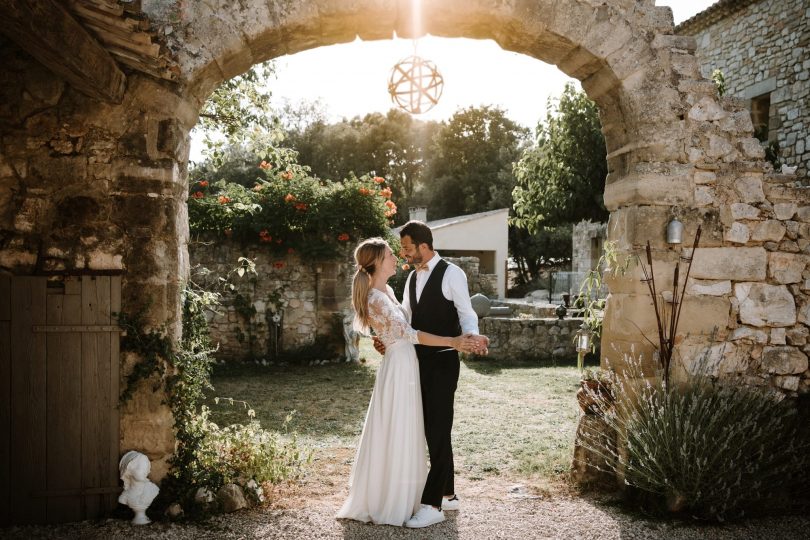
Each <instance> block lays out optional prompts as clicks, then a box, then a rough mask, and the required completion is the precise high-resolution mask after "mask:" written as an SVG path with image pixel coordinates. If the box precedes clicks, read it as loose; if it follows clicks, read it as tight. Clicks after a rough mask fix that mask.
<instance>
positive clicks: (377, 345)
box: [371, 336, 385, 355]
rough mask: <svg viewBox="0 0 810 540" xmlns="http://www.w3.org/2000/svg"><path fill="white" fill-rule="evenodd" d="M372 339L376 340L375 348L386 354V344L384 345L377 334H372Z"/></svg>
mask: <svg viewBox="0 0 810 540" xmlns="http://www.w3.org/2000/svg"><path fill="white" fill-rule="evenodd" d="M371 339H372V341H373V342H374V350H375V351H377V352H378V353H380V354H382V355H385V345H383V342H382V340H381V339H380V338H378V337H377V336H372V337H371Z"/></svg>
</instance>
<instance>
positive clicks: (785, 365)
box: [761, 346, 807, 375]
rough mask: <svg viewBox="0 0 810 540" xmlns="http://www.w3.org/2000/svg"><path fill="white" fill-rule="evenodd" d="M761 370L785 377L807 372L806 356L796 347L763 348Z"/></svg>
mask: <svg viewBox="0 0 810 540" xmlns="http://www.w3.org/2000/svg"><path fill="white" fill-rule="evenodd" d="M761 365H762V369H763V370H764V371H767V372H768V373H776V374H778V375H787V374H792V373H804V372H805V371H807V355H805V354H804V353H803V352H801V351H800V350H799V349H797V348H796V347H789V346H785V347H781V346H780V347H765V349H764V350H763V351H762V364H761Z"/></svg>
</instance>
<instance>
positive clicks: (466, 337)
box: [453, 334, 489, 356]
mask: <svg viewBox="0 0 810 540" xmlns="http://www.w3.org/2000/svg"><path fill="white" fill-rule="evenodd" d="M488 347H489V338H488V337H487V336H481V335H476V334H463V335H461V336H458V337H455V338H453V348H455V349H457V350H459V351H461V352H464V353H472V354H477V355H480V356H486V355H487V353H488V352H489V349H488Z"/></svg>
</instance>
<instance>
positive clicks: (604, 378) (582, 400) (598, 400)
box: [577, 368, 615, 414]
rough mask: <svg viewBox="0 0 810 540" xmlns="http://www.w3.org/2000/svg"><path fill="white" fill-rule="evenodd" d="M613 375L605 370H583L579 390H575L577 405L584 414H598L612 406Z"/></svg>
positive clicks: (613, 397)
mask: <svg viewBox="0 0 810 540" xmlns="http://www.w3.org/2000/svg"><path fill="white" fill-rule="evenodd" d="M614 377H615V374H614V373H613V372H612V371H610V370H607V369H601V368H597V369H585V370H584V371H583V372H582V379H580V381H579V385H580V388H579V390H577V403H579V406H580V408H581V409H582V410H583V411H584V412H585V414H599V413H600V412H602V411H603V410H605V409H606V408H609V407H611V406H612V405H613V402H614V400H615V396H614V394H613V380H614Z"/></svg>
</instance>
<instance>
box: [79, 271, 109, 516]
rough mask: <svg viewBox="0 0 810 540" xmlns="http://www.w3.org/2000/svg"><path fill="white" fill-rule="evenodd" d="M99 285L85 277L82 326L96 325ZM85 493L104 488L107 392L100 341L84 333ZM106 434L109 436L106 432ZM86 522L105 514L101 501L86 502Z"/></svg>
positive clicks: (87, 499) (94, 498)
mask: <svg viewBox="0 0 810 540" xmlns="http://www.w3.org/2000/svg"><path fill="white" fill-rule="evenodd" d="M96 296H97V291H96V281H95V280H94V279H92V278H91V277H88V276H84V277H82V296H81V302H82V308H81V314H82V324H95V322H96V310H97V308H98V300H97V298H96ZM81 340H82V371H81V372H82V405H81V409H82V489H88V488H97V487H103V480H104V479H103V477H102V476H101V475H100V474H99V470H100V469H99V458H100V456H99V438H100V434H101V429H102V415H101V414H100V413H101V407H102V403H103V399H104V397H103V394H104V392H103V389H102V388H101V385H100V381H99V378H100V373H99V370H98V364H99V351H98V341H97V340H96V335H95V334H94V333H89V332H83V333H82V337H81ZM105 433H107V432H106V431H105ZM84 505H85V511H86V516H85V517H86V518H95V517H97V516H98V515H99V514H100V513H101V505H100V504H99V497H98V496H96V495H88V496H86V497H85V499H84Z"/></svg>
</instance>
